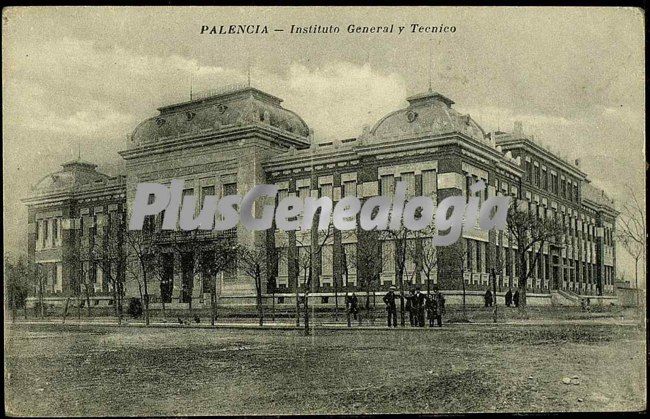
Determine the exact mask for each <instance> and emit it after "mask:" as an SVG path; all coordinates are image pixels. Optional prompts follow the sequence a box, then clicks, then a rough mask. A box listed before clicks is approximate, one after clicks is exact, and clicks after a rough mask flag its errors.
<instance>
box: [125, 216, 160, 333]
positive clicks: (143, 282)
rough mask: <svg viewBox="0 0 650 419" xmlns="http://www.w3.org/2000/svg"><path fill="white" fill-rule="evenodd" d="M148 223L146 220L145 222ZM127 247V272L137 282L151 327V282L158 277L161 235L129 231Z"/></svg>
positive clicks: (146, 319)
mask: <svg viewBox="0 0 650 419" xmlns="http://www.w3.org/2000/svg"><path fill="white" fill-rule="evenodd" d="M145 221H146V220H145ZM125 242H126V247H127V262H126V268H127V269H126V271H127V272H128V273H129V274H130V276H131V277H132V278H133V279H134V280H136V281H137V283H138V289H139V292H140V297H141V299H142V301H143V302H144V316H145V325H147V326H148V325H149V313H150V311H149V299H150V298H149V297H150V295H149V281H150V280H152V279H153V278H154V277H155V276H156V275H157V272H156V266H157V264H156V260H155V257H156V255H158V254H159V253H160V240H159V234H158V233H156V232H155V231H153V229H152V228H147V229H143V230H129V231H128V232H127V234H126V235H125Z"/></svg>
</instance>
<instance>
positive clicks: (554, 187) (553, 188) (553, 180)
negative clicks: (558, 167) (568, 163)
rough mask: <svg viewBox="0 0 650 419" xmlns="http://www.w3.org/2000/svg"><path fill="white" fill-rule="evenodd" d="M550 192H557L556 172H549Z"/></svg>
mask: <svg viewBox="0 0 650 419" xmlns="http://www.w3.org/2000/svg"><path fill="white" fill-rule="evenodd" d="M551 192H553V193H555V194H556V193H557V174H555V173H551Z"/></svg>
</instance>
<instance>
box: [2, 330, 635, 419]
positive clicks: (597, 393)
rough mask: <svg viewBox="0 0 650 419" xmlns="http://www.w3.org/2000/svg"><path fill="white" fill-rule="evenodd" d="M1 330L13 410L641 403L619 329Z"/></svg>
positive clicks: (8, 404)
mask: <svg viewBox="0 0 650 419" xmlns="http://www.w3.org/2000/svg"><path fill="white" fill-rule="evenodd" d="M5 332H6V333H5V408H6V411H7V412H8V413H9V414H12V415H21V416H22V415H38V416H53V415H55V416H78V415H142V414H147V415H200V414H212V415H214V414H289V413H303V414H309V413H350V414H361V413H380V412H382V413H383V412H385V413H398V412H414V413H442V412H522V411H533V412H555V411H618V410H641V409H645V406H646V398H645V397H646V396H645V394H646V388H645V385H646V384H645V383H646V359H645V350H646V346H645V335H644V333H643V332H642V331H640V330H639V329H638V328H637V327H634V326H629V325H628V326H622V325H617V324H611V325H603V324H600V325H595V324H594V325H590V324H579V325H578V324H574V325H569V324H565V325H553V326H549V325H496V326H486V325H462V326H461V325H457V326H454V327H449V328H443V329H425V330H417V331H414V330H335V331H323V330H321V331H319V330H316V333H315V334H314V335H313V336H309V337H306V336H303V335H302V334H301V332H299V331H280V330H225V329H218V330H210V329H189V328H188V329H164V330H163V329H156V328H149V329H145V328H128V327H123V328H115V327H102V326H97V325H84V326H74V325H66V326H64V325H20V324H16V325H7V326H6V330H5ZM574 377H577V378H574ZM563 379H565V381H567V379H568V380H570V381H571V383H570V384H565V383H564V382H563ZM571 379H572V380H571Z"/></svg>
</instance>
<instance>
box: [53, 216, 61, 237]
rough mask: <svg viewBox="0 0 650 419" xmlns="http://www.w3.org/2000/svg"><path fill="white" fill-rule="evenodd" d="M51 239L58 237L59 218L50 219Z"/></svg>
mask: <svg viewBox="0 0 650 419" xmlns="http://www.w3.org/2000/svg"><path fill="white" fill-rule="evenodd" d="M52 239H53V240H54V241H55V242H56V241H57V240H58V239H59V220H57V219H56V218H55V219H53V220H52Z"/></svg>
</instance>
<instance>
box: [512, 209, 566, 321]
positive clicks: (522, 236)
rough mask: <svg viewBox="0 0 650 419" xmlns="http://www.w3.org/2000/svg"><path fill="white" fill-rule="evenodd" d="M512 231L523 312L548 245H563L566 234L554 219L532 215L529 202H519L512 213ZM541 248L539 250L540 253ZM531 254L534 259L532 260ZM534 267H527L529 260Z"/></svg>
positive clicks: (520, 302) (520, 303) (530, 265)
mask: <svg viewBox="0 0 650 419" xmlns="http://www.w3.org/2000/svg"><path fill="white" fill-rule="evenodd" d="M507 225H508V231H509V232H510V234H511V235H512V239H513V240H514V241H515V244H516V245H517V248H516V255H517V266H518V269H519V278H518V284H517V285H518V288H519V309H520V310H522V311H524V312H525V310H526V287H527V285H528V278H529V277H530V275H531V274H532V273H533V272H534V271H535V268H536V266H537V263H538V262H539V259H540V257H541V255H542V250H543V248H544V244H545V243H559V242H560V241H561V240H562V234H563V233H564V228H563V226H562V225H561V224H560V223H559V222H558V221H557V220H555V219H554V218H550V217H539V216H537V214H534V213H533V212H532V211H530V208H529V205H528V203H527V202H523V201H522V200H515V202H514V205H512V206H511V207H510V208H509V209H508V216H507ZM536 248H537V249H536ZM529 252H530V257H528V255H529ZM527 258H528V259H532V260H530V263H528V264H527V263H526V259H527Z"/></svg>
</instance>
